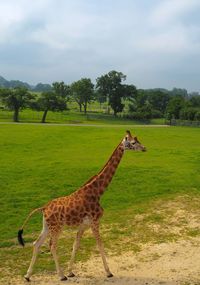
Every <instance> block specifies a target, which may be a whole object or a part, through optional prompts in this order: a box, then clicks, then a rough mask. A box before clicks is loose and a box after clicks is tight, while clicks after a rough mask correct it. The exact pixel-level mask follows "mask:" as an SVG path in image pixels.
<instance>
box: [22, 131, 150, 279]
mask: <svg viewBox="0 0 200 285" xmlns="http://www.w3.org/2000/svg"><path fill="white" fill-rule="evenodd" d="M127 133H128V135H127V136H126V138H125V139H124V140H123V141H122V142H121V143H120V144H119V145H118V146H117V148H116V149H115V150H114V152H113V154H112V155H111V157H110V159H109V160H108V162H107V163H106V164H105V166H104V167H103V168H102V170H101V171H100V172H99V173H98V174H97V175H95V176H93V177H92V178H91V179H90V180H88V181H87V182H86V183H85V184H84V185H83V186H82V187H81V188H80V189H78V190H77V191H75V192H74V193H72V194H71V195H69V196H64V197H60V198H57V199H54V200H52V201H50V202H49V203H48V204H47V205H45V206H44V207H42V208H39V209H38V210H41V211H42V212H43V230H42V232H41V234H40V236H39V238H38V239H37V240H36V242H35V243H34V250H33V257H32V260H31V264H30V266H29V269H28V271H27V274H26V276H25V278H26V279H27V280H28V281H29V278H30V276H31V275H32V270H33V265H34V263H35V261H36V256H37V254H38V251H39V248H40V246H41V245H42V243H43V242H44V240H45V239H46V237H47V235H48V234H49V236H50V248H51V252H52V255H53V257H54V260H55V264H56V269H57V272H58V275H59V276H60V278H61V280H66V279H67V278H66V277H65V276H64V275H63V272H62V270H61V269H60V266H59V264H58V260H57V255H56V247H57V239H58V236H59V234H60V232H61V230H62V228H63V226H64V225H67V226H79V230H78V233H77V237H76V240H75V242H74V246H73V252H72V257H71V261H70V265H69V276H70V277H72V276H74V274H73V272H72V266H73V263H74V258H75V254H76V251H77V249H78V247H79V243H80V239H81V236H82V235H83V233H84V231H85V229H86V228H88V227H91V229H92V232H93V234H94V236H95V238H96V240H97V244H98V247H99V250H100V253H101V256H102V260H103V264H104V268H105V271H106V273H107V276H108V277H111V276H112V273H111V272H110V270H109V268H108V265H107V262H106V258H105V253H104V248H103V244H102V242H101V239H100V235H99V220H100V218H101V217H102V215H103V209H102V207H101V206H100V197H101V195H102V194H103V193H104V191H105V189H106V187H107V186H108V184H109V183H110V182H111V180H112V177H113V175H114V173H115V171H116V169H117V166H118V165H119V163H120V160H121V158H122V156H123V153H124V151H125V149H134V150H145V148H144V147H143V146H142V145H141V144H140V143H139V142H138V140H137V138H136V137H135V138H133V137H132V136H131V134H130V132H127ZM131 141H132V144H130V142H131ZM136 148H138V149H136ZM35 211H37V209H36V210H34V211H33V212H31V214H30V215H29V217H30V216H31V215H32V214H33V213H34V212H35ZM29 217H28V218H29ZM27 220H28V219H27ZM27 220H26V221H25V223H26V222H27ZM25 223H24V224H25ZM22 228H23V227H22ZM21 234H22V230H21V231H19V236H18V237H19V241H20V243H21V244H22V245H23V239H22V236H21Z"/></svg>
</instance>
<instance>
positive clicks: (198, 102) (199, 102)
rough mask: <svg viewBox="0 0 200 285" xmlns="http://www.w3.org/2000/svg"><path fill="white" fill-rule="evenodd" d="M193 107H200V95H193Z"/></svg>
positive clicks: (191, 100) (191, 99) (191, 101)
mask: <svg viewBox="0 0 200 285" xmlns="http://www.w3.org/2000/svg"><path fill="white" fill-rule="evenodd" d="M189 102H190V104H191V106H192V107H199V108H200V95H195V96H192V97H191V98H190V100H189Z"/></svg>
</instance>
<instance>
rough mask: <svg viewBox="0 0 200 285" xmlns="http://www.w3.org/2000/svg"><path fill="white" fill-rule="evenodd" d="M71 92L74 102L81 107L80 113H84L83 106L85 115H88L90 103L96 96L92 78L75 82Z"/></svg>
mask: <svg viewBox="0 0 200 285" xmlns="http://www.w3.org/2000/svg"><path fill="white" fill-rule="evenodd" d="M70 92H71V95H72V97H73V98H74V100H75V101H76V102H77V104H78V105H79V109H80V112H82V106H83V108H84V113H85V114H86V113H87V106H88V103H90V102H91V100H92V99H93V96H94V84H93V83H92V82H91V79H90V78H82V79H80V80H78V81H76V82H73V83H72V84H71V86H70Z"/></svg>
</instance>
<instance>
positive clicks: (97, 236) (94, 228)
mask: <svg viewBox="0 0 200 285" xmlns="http://www.w3.org/2000/svg"><path fill="white" fill-rule="evenodd" d="M91 228H92V232H93V235H94V237H95V239H96V242H97V245H98V248H99V252H100V254H101V257H102V261H103V265H104V269H105V271H106V275H107V277H113V274H112V273H111V272H110V269H109V267H108V264H107V261H106V255H105V251H104V246H103V242H102V241H101V237H100V234H99V223H98V222H93V223H92V224H91Z"/></svg>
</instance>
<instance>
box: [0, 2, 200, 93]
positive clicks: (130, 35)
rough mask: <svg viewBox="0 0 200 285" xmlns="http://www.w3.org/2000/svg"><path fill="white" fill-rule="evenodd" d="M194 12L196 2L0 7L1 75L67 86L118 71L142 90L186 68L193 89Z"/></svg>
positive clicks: (197, 30)
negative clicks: (84, 79)
mask: <svg viewBox="0 0 200 285" xmlns="http://www.w3.org/2000/svg"><path fill="white" fill-rule="evenodd" d="M199 10H200V2H199V0H198V1H197V0H190V1H189V0H162V1H161V0H152V1H149V0H143V1H140V0H135V1H132V0H116V1H113V0H101V1H97V0H84V1H83V0H73V1H70V0H59V1H56V0H35V1H31V2H30V1H27V0H18V1H15V0H1V1H0V62H1V65H0V75H4V76H5V77H8V79H9V78H13V79H21V80H27V81H28V82H31V83H32V82H33V83H37V82H38V81H47V82H50V83H51V82H52V81H55V80H64V81H66V82H72V81H74V80H78V79H79V78H80V77H85V76H87V77H91V78H92V79H95V78H96V77H98V76H100V75H101V74H104V73H107V72H108V71H110V70H112V69H116V70H119V71H122V72H124V73H125V74H126V75H127V78H128V81H129V82H130V83H135V84H136V85H139V86H140V87H142V85H143V86H144V87H148V86H149V87H153V86H154V85H156V86H159V85H160V84H161V83H162V84H163V85H164V86H163V87H165V86H170V84H169V80H168V79H169V78H177V83H178V82H179V84H180V80H181V76H180V74H183V72H186V70H187V68H188V69H189V74H193V77H192V76H189V77H190V80H188V87H189V85H190V88H191V86H193V85H194V78H196V76H194V74H196V73H197V72H199V71H200V64H199V63H198V59H197V58H199V53H200V36H199V35H200V20H199ZM191 62H192V63H193V64H191ZM185 66H188V67H187V68H186V67H185ZM183 67H184V68H183ZM178 71H179V72H180V74H179V75H178ZM173 74H174V77H173ZM187 74H188V73H187ZM19 75H20V76H21V78H18V76H19ZM183 78H184V80H183V84H185V82H186V80H185V77H184V76H183ZM195 80H196V79H195ZM159 82H160V84H159ZM189 82H190V84H189ZM195 82H197V81H195ZM195 84H196V83H195ZM196 85H197V84H196Z"/></svg>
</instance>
